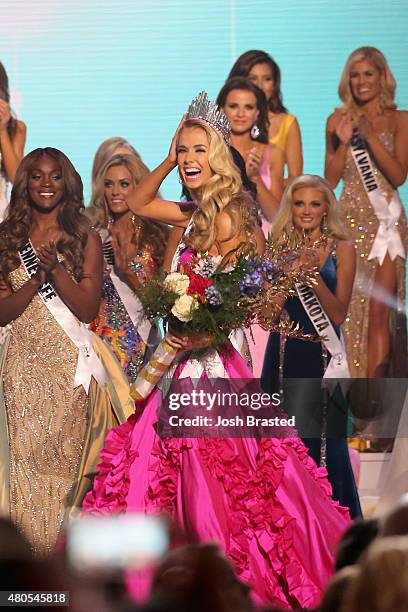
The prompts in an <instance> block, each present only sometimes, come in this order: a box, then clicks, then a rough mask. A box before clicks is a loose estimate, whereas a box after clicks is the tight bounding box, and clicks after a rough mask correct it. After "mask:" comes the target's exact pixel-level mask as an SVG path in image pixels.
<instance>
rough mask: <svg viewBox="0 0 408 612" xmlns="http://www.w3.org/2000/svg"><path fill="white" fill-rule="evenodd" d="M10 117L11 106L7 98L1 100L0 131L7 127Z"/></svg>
mask: <svg viewBox="0 0 408 612" xmlns="http://www.w3.org/2000/svg"><path fill="white" fill-rule="evenodd" d="M10 118H11V113H10V106H9V105H8V104H7V102H6V101H5V100H0V131H2V130H6V129H7V126H8V123H9V121H10Z"/></svg>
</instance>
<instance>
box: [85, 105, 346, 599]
mask: <svg viewBox="0 0 408 612" xmlns="http://www.w3.org/2000/svg"><path fill="white" fill-rule="evenodd" d="M229 135H230V124H229V122H228V119H227V118H226V116H225V114H224V113H223V112H222V111H220V110H217V107H216V106H215V105H214V104H213V103H211V102H209V100H208V98H207V96H206V95H205V94H200V96H199V97H198V98H197V99H196V100H194V101H193V103H192V105H191V106H190V109H189V113H188V114H187V120H186V121H185V123H184V124H183V125H181V127H180V128H179V130H178V132H177V133H176V136H175V138H174V140H173V143H172V146H171V149H170V152H169V155H168V156H167V157H166V159H165V160H164V161H163V162H162V163H161V164H160V166H158V168H156V169H155V170H154V171H153V172H152V173H151V174H150V175H149V176H148V177H147V178H146V179H145V180H144V181H142V183H141V184H140V185H139V188H138V190H137V194H135V196H134V197H133V199H132V201H128V204H129V205H130V207H131V209H132V210H133V211H134V212H135V213H136V214H138V215H140V216H145V217H147V218H151V219H155V220H160V221H162V222H167V223H172V224H176V225H178V226H181V227H185V228H187V227H188V230H187V232H186V237H185V244H184V245H180V248H179V249H178V250H177V253H176V256H175V258H174V266H173V269H174V270H176V269H177V268H178V265H179V261H180V263H181V261H182V262H183V265H188V261H189V260H192V258H194V254H195V253H196V254H200V253H209V254H210V255H211V256H214V257H217V256H224V255H226V254H230V255H231V254H232V253H233V252H234V251H235V252H237V249H238V248H239V247H240V246H242V244H243V243H244V242H245V243H252V244H254V246H255V245H258V251H259V249H261V248H262V244H263V235H262V232H261V230H260V228H259V226H258V225H257V222H256V220H255V219H254V218H253V215H252V201H251V200H250V199H248V196H247V195H246V194H245V193H244V192H243V191H242V184H241V180H240V177H239V174H238V172H237V169H236V167H235V165H234V164H233V163H232V158H231V155H230V153H229V150H228V146H227V142H228V139H229ZM176 166H178V170H179V174H180V176H181V178H182V180H183V182H184V183H185V184H186V186H187V187H188V189H189V191H190V193H192V194H194V198H195V203H196V209H195V211H194V212H193V214H192V213H191V212H188V211H186V210H185V209H183V208H182V207H180V206H179V205H178V204H176V203H174V202H165V203H163V202H162V201H161V200H158V199H156V198H155V194H156V192H157V191H158V189H159V187H160V185H161V183H162V181H163V180H164V179H165V178H166V176H167V175H168V174H169V173H170V172H171V171H172V170H173V169H174V168H175V167H176ZM186 297H187V298H188V296H186ZM187 301H188V300H187ZM167 340H168V343H169V344H170V345H172V346H173V347H176V348H179V349H180V350H182V351H183V352H182V353H180V359H179V362H178V364H177V365H175V364H173V365H172V366H171V368H172V369H171V370H170V372H171V371H173V382H174V381H175V380H177V379H181V378H183V377H184V379H185V376H194V375H195V376H197V375H199V373H200V372H201V378H202V379H203V380H205V379H206V377H207V376H208V377H210V376H211V377H215V378H217V377H224V378H241V379H242V378H246V379H247V378H251V377H252V375H251V372H250V370H249V369H248V367H247V366H246V364H245V361H244V360H243V358H242V357H241V356H240V355H239V354H238V353H237V352H236V351H235V350H234V349H232V347H230V348H228V347H227V348H226V349H225V350H221V351H218V350H216V349H214V348H208V349H207V350H204V349H205V348H206V347H208V346H209V344H210V339H209V338H208V336H205V335H198V336H197V335H196V336H194V337H192V336H190V337H189V336H184V337H180V336H177V335H175V334H174V333H171V332H170V333H169V335H168V336H167ZM152 361H153V360H152ZM158 365H159V367H160V366H161V365H162V364H161V363H159V364H158ZM151 366H152V367H154V364H153V363H152V364H151ZM170 372H169V375H171V374H170ZM187 380H188V379H187ZM139 381H140V382H139ZM139 385H143V381H142V376H140V377H139V379H138V382H137V383H136V385H135V386H134V387H135V388H134V391H135V394H136V395H137V393H138V391H139V390H141V389H142V386H139ZM159 397H160V391H159V389H158V388H155V389H154V390H153V392H152V393H151V394H150V396H148V398H147V399H146V400H141V401H139V402H137V406H138V409H139V410H141V411H142V413H141V415H140V416H139V417H136V416H133V417H131V418H130V419H129V420H128V422H127V423H126V424H125V425H124V426H122V427H119V428H116V429H114V430H113V431H111V432H110V433H109V434H108V436H107V439H106V448H105V451H104V453H103V462H102V464H101V466H100V473H99V475H98V476H97V477H96V479H95V481H94V489H93V491H92V492H91V493H89V495H88V496H87V498H86V500H85V508H86V510H87V511H88V512H91V513H96V514H105V513H108V514H109V513H115V512H131V511H142V512H147V513H153V514H156V513H161V512H165V513H168V514H169V515H170V516H171V518H172V519H173V520H174V521H175V522H176V523H177V524H178V526H179V527H180V528H181V529H183V530H185V532H186V533H188V534H190V535H191V537H192V538H193V539H195V540H197V541H201V542H207V541H214V540H215V541H217V542H218V543H219V544H220V545H221V547H222V549H223V550H224V552H225V553H226V554H227V555H228V556H229V558H230V559H231V560H232V561H233V562H234V564H235V566H236V569H237V572H238V575H239V577H240V578H241V580H242V581H244V582H245V583H247V584H250V585H251V587H252V589H253V592H254V597H255V599H256V600H257V601H258V602H263V603H266V602H269V603H273V604H275V605H280V606H283V607H285V608H292V607H294V606H299V607H303V606H309V605H310V606H313V605H315V604H316V603H317V602H318V600H319V599H320V596H321V593H322V589H323V588H324V586H325V584H326V583H327V580H328V578H329V576H330V573H331V569H332V562H333V551H334V549H335V546H336V542H337V540H338V538H339V536H340V534H341V533H342V531H343V530H344V529H345V527H346V526H347V525H348V522H349V518H348V512H347V510H346V509H345V508H341V507H340V506H339V505H338V504H337V503H335V502H333V501H332V499H331V498H330V486H329V484H328V482H327V480H326V479H325V477H324V473H322V472H321V471H320V470H319V469H318V468H317V466H316V465H315V463H314V462H313V461H312V459H311V458H310V457H309V456H308V455H307V452H306V448H305V447H304V445H303V444H302V442H301V441H300V440H299V439H298V438H284V439H283V438H282V439H281V438H266V439H258V440H257V439H255V438H228V439H225V438H222V439H220V438H208V437H205V438H183V439H180V438H162V439H161V438H160V437H159V436H158V435H157V432H156V425H157V409H158V402H159ZM136 585H137V581H136V579H135V582H134V583H133V585H132V586H133V588H135V589H136Z"/></svg>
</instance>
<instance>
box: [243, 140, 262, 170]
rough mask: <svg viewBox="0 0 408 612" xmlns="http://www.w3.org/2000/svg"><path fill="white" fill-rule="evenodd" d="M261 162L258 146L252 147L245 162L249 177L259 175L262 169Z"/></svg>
mask: <svg viewBox="0 0 408 612" xmlns="http://www.w3.org/2000/svg"><path fill="white" fill-rule="evenodd" d="M261 163H262V156H261V154H260V153H259V151H258V149H257V148H256V147H252V149H251V150H250V151H249V153H248V155H247V158H246V162H245V166H246V173H247V175H248V177H249V178H255V177H257V176H259V172H260V169H261Z"/></svg>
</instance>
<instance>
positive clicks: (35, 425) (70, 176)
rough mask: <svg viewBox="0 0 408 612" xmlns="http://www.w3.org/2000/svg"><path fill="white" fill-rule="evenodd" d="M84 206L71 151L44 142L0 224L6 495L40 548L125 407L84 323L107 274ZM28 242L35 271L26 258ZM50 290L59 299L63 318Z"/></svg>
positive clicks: (4, 501) (74, 500) (0, 500)
mask: <svg viewBox="0 0 408 612" xmlns="http://www.w3.org/2000/svg"><path fill="white" fill-rule="evenodd" d="M83 210H84V205H83V195H82V181H81V178H80V176H79V174H78V173H77V172H76V171H75V169H74V167H73V166H72V164H71V162H70V161H69V160H68V158H67V157H66V156H65V155H64V154H63V153H61V152H60V151H58V150H57V149H52V148H46V149H36V150H35V151H33V152H31V153H30V154H29V155H27V156H26V157H25V158H24V160H23V161H22V163H21V164H20V166H19V168H18V170H17V173H16V177H15V182H14V186H13V190H12V193H11V200H10V206H9V213H8V216H7V217H6V219H5V221H4V222H3V223H2V224H1V225H0V279H1V280H0V324H1V325H6V324H8V323H12V326H11V332H10V336H9V339H8V341H7V342H6V343H5V345H4V348H3V352H2V355H1V361H2V369H1V370H2V387H1V393H0V419H1V420H2V423H3V424H4V425H5V427H4V428H3V435H2V437H1V439H0V455H1V456H2V458H4V459H5V461H4V462H2V469H3V471H4V479H3V481H2V486H1V491H0V504H1V508H2V511H3V512H4V513H7V514H10V517H11V519H12V520H13V522H14V523H15V524H16V525H17V527H18V528H19V529H20V530H21V531H22V532H23V533H24V534H25V535H26V537H27V538H28V540H29V541H30V543H31V545H32V547H33V550H34V551H35V552H36V553H39V554H47V553H49V552H51V551H52V549H53V547H54V545H55V542H56V540H57V537H58V535H59V534H60V530H61V527H62V523H63V520H64V517H65V514H66V511H67V510H68V508H71V509H73V508H74V507H75V506H76V507H77V506H78V505H79V504H80V501H81V499H82V496H83V495H84V494H85V492H86V486H87V484H86V481H85V480H84V475H87V476H88V478H89V476H90V474H91V473H92V469H93V467H94V463H95V459H96V456H97V453H98V450H99V449H100V446H101V443H102V441H103V435H104V432H105V430H106V429H105V428H106V427H110V426H112V425H113V424H114V423H115V422H116V423H117V422H120V421H121V420H122V419H123V418H124V416H125V414H121V406H120V401H119V399H117V406H118V409H117V413H116V415H113V413H112V414H111V412H112V411H111V408H112V406H111V401H110V394H109V393H110V392H109V390H108V387H106V386H105V382H108V383H109V381H108V380H107V377H106V370H105V369H104V365H103V363H102V362H101V361H100V359H102V360H103V362H104V363H105V357H104V355H103V347H99V346H95V349H94V346H93V345H94V344H96V343H97V339H94V338H93V337H92V336H91V335H90V332H88V331H87V330H86V331H85V330H84V327H83V326H82V323H90V322H91V321H92V320H93V319H94V318H95V316H96V314H97V312H98V307H99V300H100V296H101V290H102V274H103V265H102V248H101V241H100V238H99V236H98V235H97V233H96V232H94V231H93V230H92V229H91V227H90V223H89V221H88V220H87V218H86V217H85V216H84V215H83V214H82V213H83ZM27 249H31V250H33V251H32V252H33V256H34V257H33V258H34V262H35V255H36V257H37V269H36V271H35V270H30V268H29V267H28V264H27V263H26V264H24V259H23V253H24V252H26V251H27ZM31 265H32V264H31ZM26 266H27V267H26ZM46 283H49V285H46ZM50 285H51V287H50ZM45 286H47V287H48V289H47V291H46V292H45V293H44V292H43V293H40V292H39V290H40V288H43V287H45ZM52 289H53V291H52ZM49 294H53V295H56V297H57V298H58V297H59V298H60V299H61V300H62V303H61V305H60V307H59V308H60V310H59V315H57V314H56V311H55V310H52V309H51V307H50V306H47V303H48V300H49V299H50V298H49ZM42 296H45V297H42ZM54 305H55V302H54ZM61 307H62V310H61ZM61 313H62V314H61ZM71 315H74V317H72V316H71ZM78 338H79V339H80V341H79V342H78ZM82 339H85V342H84V341H83V340H82ZM95 350H97V351H98V354H99V359H98V357H97V355H96V353H95V352H94V351H95ZM84 355H85V357H84ZM87 358H89V361H88V359H87ZM106 358H107V359H108V360H110V359H111V358H110V356H109V357H106ZM95 360H96V361H95ZM95 363H96V364H97V365H96V366H95ZM107 363H108V362H106V364H107ZM106 364H105V365H106ZM112 367H113V366H112ZM84 368H85V370H86V369H87V368H89V369H88V371H90V375H89V381H90V383H88V385H87V384H86V382H84V378H83V377H82V374H83V372H84ZM117 369H119V368H118V367H117ZM91 375H92V379H91ZM115 375H116V382H117V384H118V387H117V389H115V394H116V395H115V397H116V398H118V396H119V394H120V393H121V392H122V391H123V401H124V404H126V402H127V401H128V397H127V395H126V393H127V385H126V383H124V382H123V381H122V379H121V376H122V375H121V373H120V372H117V371H116V370H115ZM94 376H95V377H96V378H97V379H98V384H97V381H96V379H95V378H94ZM121 381H122V382H121ZM121 384H122V385H123V384H125V385H126V390H125V388H124V387H120V385H121ZM129 407H130V405H129V404H128V405H127V409H129ZM127 413H128V410H126V414H127ZM94 414H95V415H97V416H96V418H97V419H98V422H99V440H96V438H97V436H98V434H96V431H91V430H92V420H93V415H94ZM6 424H7V425H6ZM95 434H96V435H95ZM94 443H95V444H96V446H94ZM88 485H89V483H88Z"/></svg>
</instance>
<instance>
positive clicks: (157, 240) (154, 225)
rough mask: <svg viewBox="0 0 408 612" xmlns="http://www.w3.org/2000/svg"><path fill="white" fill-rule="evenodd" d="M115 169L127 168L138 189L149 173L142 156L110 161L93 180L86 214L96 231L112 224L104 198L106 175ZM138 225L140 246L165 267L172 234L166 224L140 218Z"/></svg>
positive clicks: (118, 157) (157, 263)
mask: <svg viewBox="0 0 408 612" xmlns="http://www.w3.org/2000/svg"><path fill="white" fill-rule="evenodd" d="M114 166H124V167H125V168H127V169H128V171H129V172H130V174H131V176H132V181H133V185H134V186H136V185H137V184H138V183H140V181H141V180H142V179H143V178H144V177H145V176H147V175H148V174H149V173H150V170H149V169H148V167H147V166H146V165H145V164H144V163H143V161H142V159H141V158H140V156H139V155H138V156H136V155H133V154H132V155H126V154H119V155H114V156H113V157H111V158H109V159H107V160H106V161H105V163H104V164H103V166H101V167H100V168H99V171H98V173H97V175H96V177H95V180H94V181H93V191H92V197H91V204H90V206H89V207H88V208H87V211H86V212H87V215H88V216H89V217H90V218H91V220H92V223H93V225H94V226H95V228H96V229H107V228H108V224H109V216H110V214H109V207H108V203H107V201H106V198H105V183H104V181H105V176H106V173H107V172H108V170H109V169H110V168H112V167H114ZM138 224H139V225H140V226H141V228H142V230H141V234H139V237H138V240H139V243H140V244H142V245H143V246H150V248H151V251H152V257H153V260H154V262H155V264H156V266H157V268H161V266H162V264H163V257H164V251H165V248H166V243H167V239H168V235H169V230H168V227H167V226H166V225H163V224H161V223H159V222H157V221H151V220H150V219H142V218H139V217H138Z"/></svg>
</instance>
